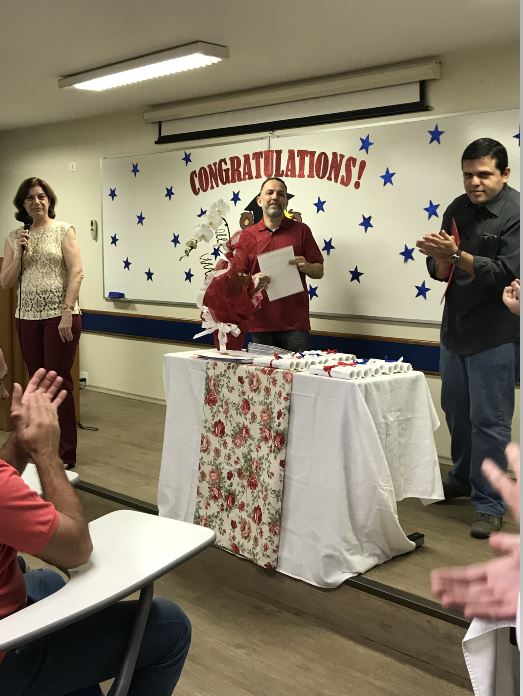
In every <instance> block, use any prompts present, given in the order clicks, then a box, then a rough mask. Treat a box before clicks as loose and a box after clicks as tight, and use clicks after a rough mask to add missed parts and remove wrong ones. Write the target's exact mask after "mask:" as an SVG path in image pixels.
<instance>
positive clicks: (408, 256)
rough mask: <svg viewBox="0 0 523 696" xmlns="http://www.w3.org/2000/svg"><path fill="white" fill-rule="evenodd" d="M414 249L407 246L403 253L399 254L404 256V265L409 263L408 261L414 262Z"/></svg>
mask: <svg viewBox="0 0 523 696" xmlns="http://www.w3.org/2000/svg"><path fill="white" fill-rule="evenodd" d="M414 249H415V247H412V248H410V247H408V246H407V245H406V244H405V248H404V249H403V251H400V252H399V255H400V256H403V263H407V261H414Z"/></svg>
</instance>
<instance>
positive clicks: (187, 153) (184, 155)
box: [182, 150, 192, 166]
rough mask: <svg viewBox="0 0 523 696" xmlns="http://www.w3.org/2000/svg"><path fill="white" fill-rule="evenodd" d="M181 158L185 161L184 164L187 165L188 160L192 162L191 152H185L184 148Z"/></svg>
mask: <svg viewBox="0 0 523 696" xmlns="http://www.w3.org/2000/svg"><path fill="white" fill-rule="evenodd" d="M182 160H183V161H184V162H185V166H187V165H188V164H189V162H192V159H191V153H190V152H185V150H184V151H183V157H182Z"/></svg>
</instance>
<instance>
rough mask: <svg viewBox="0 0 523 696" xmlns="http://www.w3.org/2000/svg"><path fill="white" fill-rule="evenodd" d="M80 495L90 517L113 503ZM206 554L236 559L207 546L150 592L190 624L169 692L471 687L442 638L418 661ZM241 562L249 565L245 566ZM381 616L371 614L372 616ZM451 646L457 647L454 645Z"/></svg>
mask: <svg viewBox="0 0 523 696" xmlns="http://www.w3.org/2000/svg"><path fill="white" fill-rule="evenodd" d="M80 497H81V498H82V501H83V503H84V507H85V509H86V510H87V513H88V515H89V517H90V518H91V519H94V518H95V517H98V516H100V515H102V514H105V513H106V512H110V511H111V510H113V509H117V508H118V507H121V506H119V505H117V504H116V503H112V502H109V501H107V500H103V499H101V498H99V497H95V496H93V495H90V494H86V493H80ZM208 553H211V554H212V553H214V554H220V555H222V556H225V557H227V558H228V559H230V561H231V562H236V563H240V564H242V561H238V560H237V559H234V558H232V557H231V556H229V554H225V553H223V552H220V551H217V550H215V549H209V550H207V551H205V552H204V554H201V556H200V557H197V558H195V559H193V560H191V561H189V562H188V563H187V564H185V565H184V566H182V567H180V568H178V569H177V570H175V571H173V572H171V573H170V574H168V575H167V576H165V577H163V578H162V579H161V580H160V581H158V582H157V583H156V586H155V594H157V595H159V596H163V597H168V598H169V599H173V600H175V601H176V602H177V603H178V604H180V606H182V607H183V609H184V610H185V611H186V613H187V615H188V616H189V617H190V620H191V623H192V627H193V640H192V645H191V650H190V653H189V657H188V660H187V662H186V665H185V668H184V671H183V673H182V678H181V680H180V682H179V684H178V687H177V689H176V692H175V693H176V694H177V696H268V695H269V694H270V695H271V696H420V694H423V695H424V696H440V695H442V694H445V696H447V695H448V696H470V694H471V693H472V690H471V688H470V686H469V684H468V680H467V679H465V678H463V677H462V678H460V677H458V676H456V675H454V674H449V673H448V671H447V669H448V667H447V665H445V658H444V653H445V647H446V646H445V645H444V644H443V645H442V668H441V669H438V668H434V667H429V666H428V665H427V664H426V663H425V662H423V661H421V660H413V659H408V658H407V657H406V656H405V655H404V654H402V653H401V652H400V651H398V650H391V649H390V648H389V647H387V645H385V644H381V643H380V642H378V641H377V640H376V641H371V640H364V639H361V638H358V637H351V636H350V635H345V634H344V633H343V632H340V631H337V630H335V629H334V628H332V627H331V626H330V625H329V621H325V622H319V621H318V620H317V619H316V618H315V617H314V616H313V615H311V614H310V613H309V612H307V611H300V610H297V609H293V610H288V609H287V610H286V609H284V608H283V606H284V604H283V602H282V604H281V605H280V606H278V603H276V604H273V603H268V602H267V601H265V600H264V598H263V596H262V595H259V596H257V595H256V594H254V593H252V592H251V593H248V592H244V591H242V590H239V589H238V588H237V586H235V584H232V583H231V584H230V585H229V584H228V583H227V582H225V581H223V578H222V577H221V576H220V575H219V574H218V575H216V574H215V573H214V572H212V569H211V570H209V565H208V564H207V565H206V564H205V563H201V562H200V559H201V557H202V556H204V555H205V554H208ZM242 565H244V566H249V567H250V569H254V566H252V564H248V563H245V564H242ZM280 577H283V576H280ZM285 580H289V582H291V583H296V584H297V585H298V586H300V585H301V586H303V585H304V584H303V583H298V582H297V581H292V580H290V579H288V578H285ZM310 591H316V590H315V589H314V588H310ZM318 592H321V591H318ZM335 592H336V591H335ZM324 594H325V593H322V595H324ZM358 594H360V595H362V596H363V593H358ZM382 619H383V617H379V618H378V617H377V618H376V622H377V623H379V622H380V621H381V620H382ZM424 630H425V631H426V628H425V629H424ZM427 639H428V637H427ZM384 642H386V641H384ZM454 649H455V651H456V653H457V652H458V650H459V645H457V646H454ZM459 659H461V658H459ZM449 679H450V681H449Z"/></svg>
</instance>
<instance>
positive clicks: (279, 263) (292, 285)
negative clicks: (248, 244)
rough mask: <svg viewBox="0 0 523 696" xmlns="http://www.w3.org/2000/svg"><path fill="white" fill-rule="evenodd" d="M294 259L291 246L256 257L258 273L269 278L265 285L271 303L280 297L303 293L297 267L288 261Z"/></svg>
mask: <svg viewBox="0 0 523 696" xmlns="http://www.w3.org/2000/svg"><path fill="white" fill-rule="evenodd" d="M293 259H294V249H293V248H292V246H288V247H283V249H274V251H267V252H266V253H265V254H260V255H259V256H258V263H259V265H260V271H261V272H262V273H263V274H264V275H266V276H269V278H270V279H271V282H270V283H269V285H267V288H266V292H267V297H268V298H269V300H270V301H271V302H272V301H273V300H279V299H280V298H281V297H287V296H288V295H295V294H296V293H297V292H303V285H302V282H301V276H300V272H299V271H298V267H297V266H291V265H290V264H289V261H292V260H293Z"/></svg>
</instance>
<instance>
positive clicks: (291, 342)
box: [251, 330, 310, 353]
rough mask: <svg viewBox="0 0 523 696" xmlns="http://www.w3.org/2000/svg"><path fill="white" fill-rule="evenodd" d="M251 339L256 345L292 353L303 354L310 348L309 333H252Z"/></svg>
mask: <svg viewBox="0 0 523 696" xmlns="http://www.w3.org/2000/svg"><path fill="white" fill-rule="evenodd" d="M251 337H252V341H253V342H254V343H261V344H262V345H264V346H276V347H277V348H283V349H284V350H288V351H291V352H292V353H301V352H302V351H304V350H309V348H310V341H309V332H308V331H297V330H296V331H262V332H256V333H252V334H251Z"/></svg>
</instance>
